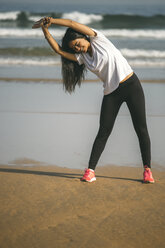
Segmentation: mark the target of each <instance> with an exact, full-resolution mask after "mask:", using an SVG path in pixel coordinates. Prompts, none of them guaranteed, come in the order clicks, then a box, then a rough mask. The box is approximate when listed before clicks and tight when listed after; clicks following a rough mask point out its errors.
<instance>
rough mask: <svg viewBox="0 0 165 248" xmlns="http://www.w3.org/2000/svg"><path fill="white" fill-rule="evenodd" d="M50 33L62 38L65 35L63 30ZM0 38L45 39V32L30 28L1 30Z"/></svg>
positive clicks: (54, 30) (53, 30)
mask: <svg viewBox="0 0 165 248" xmlns="http://www.w3.org/2000/svg"><path fill="white" fill-rule="evenodd" d="M50 32H51V33H52V34H53V35H54V36H55V37H56V38H61V37H62V36H63V35H64V32H65V31H64V30H62V29H52V30H51V29H50ZM0 37H14V38H16V37H21V38H27V37H28V38H38V37H39V38H43V37H44V36H43V32H42V31H41V29H29V28H15V29H13V28H0Z"/></svg>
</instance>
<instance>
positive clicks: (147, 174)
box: [143, 168, 155, 183]
mask: <svg viewBox="0 0 165 248" xmlns="http://www.w3.org/2000/svg"><path fill="white" fill-rule="evenodd" d="M143 177H144V179H143V183H154V182H155V181H154V178H153V176H152V172H151V170H150V168H144V172H143Z"/></svg>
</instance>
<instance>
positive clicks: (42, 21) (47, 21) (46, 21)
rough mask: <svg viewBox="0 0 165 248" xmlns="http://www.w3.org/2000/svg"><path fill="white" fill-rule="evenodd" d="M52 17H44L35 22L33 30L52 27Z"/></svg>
mask: <svg viewBox="0 0 165 248" xmlns="http://www.w3.org/2000/svg"><path fill="white" fill-rule="evenodd" d="M51 20H52V17H44V18H42V19H40V20H39V21H37V22H35V23H34V24H33V26H32V28H33V29H34V28H41V27H42V28H49V27H50V25H51V24H52V22H51Z"/></svg>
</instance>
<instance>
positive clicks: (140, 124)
mask: <svg viewBox="0 0 165 248" xmlns="http://www.w3.org/2000/svg"><path fill="white" fill-rule="evenodd" d="M123 102H126V104H127V106H128V108H129V111H130V114H131V117H132V122H133V125H134V128H135V131H136V133H137V136H138V139H139V144H140V150H141V155H142V160H143V166H145V165H147V166H148V167H150V166H151V165H150V162H151V148H150V138H149V134H148V130H147V124H146V113H145V99H144V93H143V89H142V86H141V83H140V81H139V79H138V77H137V76H136V74H135V73H134V74H133V75H132V76H131V77H130V78H129V79H127V80H126V81H125V82H123V83H121V84H120V85H119V87H118V88H117V89H116V90H115V91H113V92H112V93H110V94H109V95H105V96H104V98H103V102H102V107H101V114H100V128H99V131H98V134H97V136H96V139H95V141H94V144H93V148H92V152H91V156H90V160H89V167H88V168H90V169H93V170H94V169H95V167H96V164H97V162H98V160H99V158H100V156H101V154H102V152H103V150H104V147H105V144H106V142H107V139H108V137H109V135H110V134H111V131H112V128H113V125H114V122H115V119H116V116H117V114H118V111H119V109H120V106H121V104H122V103H123Z"/></svg>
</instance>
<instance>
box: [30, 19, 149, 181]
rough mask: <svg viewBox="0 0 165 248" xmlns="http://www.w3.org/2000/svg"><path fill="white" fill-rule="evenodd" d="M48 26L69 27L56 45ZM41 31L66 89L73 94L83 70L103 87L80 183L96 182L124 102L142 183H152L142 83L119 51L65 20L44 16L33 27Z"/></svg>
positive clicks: (95, 33)
mask: <svg viewBox="0 0 165 248" xmlns="http://www.w3.org/2000/svg"><path fill="white" fill-rule="evenodd" d="M51 24H55V25H60V26H65V27H68V29H67V30H66V33H65V35H64V37H63V40H62V46H60V45H58V43H57V42H56V40H55V39H54V38H53V37H52V36H51V34H50V32H49V30H48V28H49V27H50V25H51ZM40 27H41V28H42V30H43V33H44V35H45V38H46V39H47V41H48V43H49V44H50V46H51V47H52V48H53V50H54V51H55V52H56V53H58V54H59V55H61V58H62V75H63V84H64V87H65V90H66V91H68V92H70V93H71V92H73V91H74V89H75V86H76V85H77V84H78V85H80V84H81V81H82V79H84V72H85V69H86V68H87V69H89V70H90V71H92V72H93V73H95V74H96V75H97V76H98V77H99V78H100V79H101V80H102V81H103V86H104V97H103V102H102V107H101V114H100V127H99V131H98V134H97V136H96V139H95V141H94V144H93V148H92V152H91V156H90V159H89V166H88V169H85V173H84V175H83V177H82V178H81V180H82V181H86V182H93V181H95V180H96V177H95V173H94V170H95V168H96V165H97V162H98V160H99V158H100V156H101V153H102V152H103V150H104V147H105V144H106V142H107V139H108V137H109V135H110V133H111V131H112V128H113V125H114V122H115V119H116V116H117V114H118V111H119V108H120V106H121V104H122V103H123V102H126V104H127V106H128V108H129V111H130V114H131V117H132V122H133V125H134V128H135V131H136V133H137V136H138V139H139V144H140V150H141V155H142V160H143V166H144V173H143V177H144V178H143V182H149V183H154V179H153V177H152V172H151V169H150V168H151V164H150V162H151V152H150V149H151V148H150V138H149V134H148V130H147V124H146V113H145V100H144V93H143V89H142V86H141V83H140V81H139V79H138V77H137V76H136V74H135V73H134V72H133V70H132V68H131V67H130V65H129V64H128V62H127V61H126V59H125V58H124V57H123V56H122V54H121V53H120V51H119V50H118V49H117V48H116V47H115V46H114V45H113V44H112V43H111V42H110V41H109V40H108V39H107V38H106V37H105V36H104V35H103V34H102V33H101V32H99V31H97V30H94V29H91V28H89V27H87V26H85V25H83V24H80V23H77V22H75V21H72V20H67V19H53V18H51V17H45V18H43V19H41V20H39V21H38V22H36V23H35V24H34V25H33V28H40Z"/></svg>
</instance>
